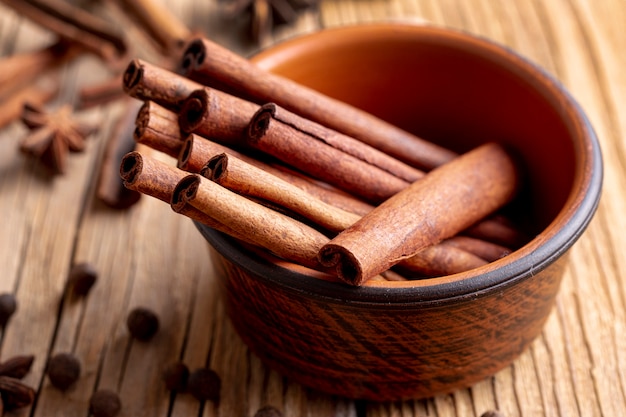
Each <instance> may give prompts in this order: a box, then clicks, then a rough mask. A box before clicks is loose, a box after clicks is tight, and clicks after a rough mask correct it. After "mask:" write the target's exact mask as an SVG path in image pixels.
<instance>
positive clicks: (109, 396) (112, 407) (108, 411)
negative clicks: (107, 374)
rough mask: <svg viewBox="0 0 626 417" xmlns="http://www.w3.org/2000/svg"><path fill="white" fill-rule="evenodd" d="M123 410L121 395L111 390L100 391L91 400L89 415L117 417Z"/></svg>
mask: <svg viewBox="0 0 626 417" xmlns="http://www.w3.org/2000/svg"><path fill="white" fill-rule="evenodd" d="M121 409H122V401H121V400H120V397H119V395H117V393H115V392H113V391H111V390H107V389H102V390H98V391H96V392H94V393H93V394H92V396H91V398H90V399H89V413H90V414H91V415H92V416H93V417H115V416H116V415H118V414H119V412H120V410H121Z"/></svg>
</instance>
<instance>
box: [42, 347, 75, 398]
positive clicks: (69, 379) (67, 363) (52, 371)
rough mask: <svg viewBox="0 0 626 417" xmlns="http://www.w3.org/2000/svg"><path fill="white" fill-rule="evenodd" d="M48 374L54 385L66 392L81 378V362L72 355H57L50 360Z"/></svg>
mask: <svg viewBox="0 0 626 417" xmlns="http://www.w3.org/2000/svg"><path fill="white" fill-rule="evenodd" d="M46 372H47V374H48V378H49V379H50V382H51V383H52V385H53V386H55V387H56V388H58V389H60V390H62V391H65V390H66V389H68V388H69V387H70V386H71V385H72V384H74V382H76V381H77V380H78V378H79V377H80V362H79V361H78V359H77V358H76V357H75V356H74V355H72V354H71V353H57V354H56V355H54V356H53V357H51V358H50V359H49V360H48V368H47V369H46Z"/></svg>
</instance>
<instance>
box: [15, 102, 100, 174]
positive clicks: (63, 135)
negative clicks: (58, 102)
mask: <svg viewBox="0 0 626 417" xmlns="http://www.w3.org/2000/svg"><path fill="white" fill-rule="evenodd" d="M22 122H24V124H25V125H26V126H27V127H28V128H29V129H30V133H29V134H28V135H27V136H26V137H24V139H23V140H22V141H21V143H20V150H21V151H22V152H24V153H26V154H29V155H32V156H34V157H36V158H38V159H39V160H40V161H41V162H42V163H44V164H45V165H46V166H48V167H49V168H50V169H51V170H52V171H53V172H55V173H61V174H62V173H64V172H65V168H66V164H67V154H68V153H69V152H70V151H72V152H81V151H82V150H83V149H84V148H85V139H86V138H87V137H88V136H89V135H91V134H92V133H94V132H95V131H96V130H97V126H96V125H95V124H91V123H86V122H83V121H78V120H76V119H75V118H74V115H73V113H72V107H71V106H70V105H64V106H61V107H59V108H58V109H57V110H55V111H52V112H47V111H46V110H45V109H43V108H42V107H39V106H36V105H33V104H25V105H24V109H23V112H22Z"/></svg>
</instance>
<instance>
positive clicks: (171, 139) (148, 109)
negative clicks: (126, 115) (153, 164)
mask: <svg viewBox="0 0 626 417" xmlns="http://www.w3.org/2000/svg"><path fill="white" fill-rule="evenodd" d="M133 137H134V139H135V141H136V142H137V143H141V144H144V145H146V146H149V147H150V148H152V149H154V150H157V151H159V152H163V153H164V154H167V155H169V156H171V157H173V158H178V155H179V154H180V150H181V148H182V146H183V135H182V134H181V132H180V128H179V127H178V115H177V114H176V113H174V112H171V111H169V110H167V109H166V108H165V107H162V106H160V105H158V104H156V103H155V102H153V101H146V102H145V103H144V104H143V105H142V106H141V108H140V109H139V112H138V113H137V118H136V120H135V132H134V134H133Z"/></svg>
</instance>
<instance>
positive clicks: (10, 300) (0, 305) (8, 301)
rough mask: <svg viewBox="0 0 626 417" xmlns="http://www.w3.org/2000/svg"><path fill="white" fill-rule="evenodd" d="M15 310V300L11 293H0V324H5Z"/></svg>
mask: <svg viewBox="0 0 626 417" xmlns="http://www.w3.org/2000/svg"><path fill="white" fill-rule="evenodd" d="M15 310H17V300H16V299H15V296H14V295H13V294H9V293H4V294H0V326H2V327H4V326H6V324H7V322H8V321H9V319H10V318H11V316H12V315H13V313H15Z"/></svg>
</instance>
